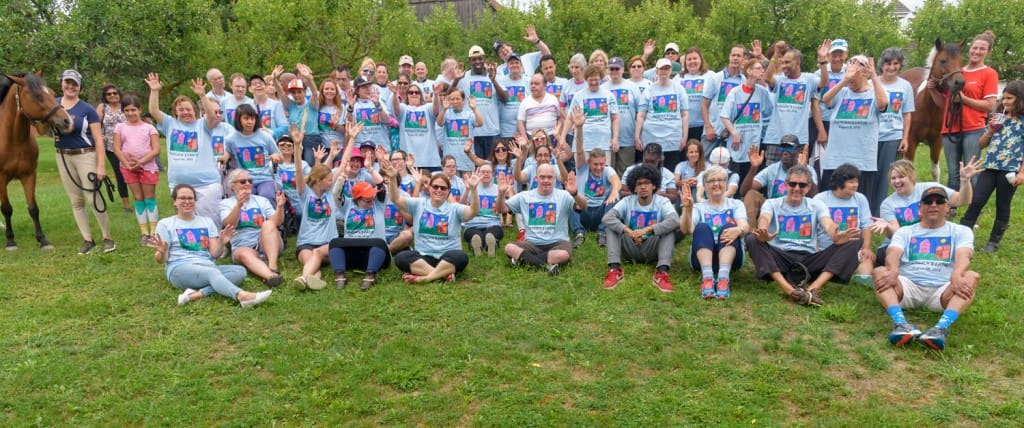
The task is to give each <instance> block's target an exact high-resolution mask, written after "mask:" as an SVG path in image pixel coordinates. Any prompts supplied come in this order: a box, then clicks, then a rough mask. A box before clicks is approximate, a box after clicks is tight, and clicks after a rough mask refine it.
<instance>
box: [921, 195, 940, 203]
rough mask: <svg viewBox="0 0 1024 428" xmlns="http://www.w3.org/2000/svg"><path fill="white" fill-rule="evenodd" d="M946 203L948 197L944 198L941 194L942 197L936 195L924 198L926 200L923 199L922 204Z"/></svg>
mask: <svg viewBox="0 0 1024 428" xmlns="http://www.w3.org/2000/svg"><path fill="white" fill-rule="evenodd" d="M945 204H946V198H943V197H941V196H940V197H935V198H927V199H924V200H922V201H921V205H945Z"/></svg>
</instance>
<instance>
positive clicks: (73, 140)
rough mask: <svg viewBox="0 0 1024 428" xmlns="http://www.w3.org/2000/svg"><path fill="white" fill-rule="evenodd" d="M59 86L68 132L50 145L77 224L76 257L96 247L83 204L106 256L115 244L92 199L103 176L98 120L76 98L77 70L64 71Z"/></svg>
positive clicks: (103, 153)
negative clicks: (97, 227) (88, 207)
mask: <svg viewBox="0 0 1024 428" xmlns="http://www.w3.org/2000/svg"><path fill="white" fill-rule="evenodd" d="M60 87H61V90H62V92H63V95H62V96H61V97H60V98H58V99H57V101H58V102H60V105H61V106H62V107H64V110H65V111H67V112H68V115H69V116H71V130H70V131H69V132H67V133H64V134H60V135H58V136H57V137H56V138H55V139H54V142H53V143H54V146H56V147H57V170H58V171H60V180H61V182H62V183H63V184H64V191H65V192H67V194H68V198H69V199H71V213H72V214H73V215H74V217H75V224H77V225H78V232H79V233H81V234H82V248H81V249H80V250H79V251H78V254H89V252H90V251H92V249H93V248H95V247H96V241H94V240H93V238H92V231H90V230H89V213H88V212H86V210H85V204H92V213H93V215H94V216H95V217H96V222H97V223H99V225H100V231H101V232H102V233H103V252H104V253H109V252H111V251H114V250H115V249H117V244H115V243H114V239H113V238H111V236H110V221H109V220H108V218H107V213H106V211H100V210H99V209H97V208H98V207H97V206H96V204H97V203H98V202H99V201H98V200H96V197H101V196H102V195H97V194H96V192H99V191H100V184H101V182H102V181H103V179H104V178H106V177H107V169H106V150H105V149H104V148H103V147H104V145H103V129H102V127H101V125H100V117H99V115H98V114H96V109H94V108H92V106H91V105H89V103H86V102H84V101H82V100H81V99H79V98H78V96H79V94H80V93H81V92H82V75H81V74H79V73H78V72H77V71H75V70H70V69H69V70H64V73H63V74H62V75H61V82H60ZM97 148H99V149H97ZM90 176H92V177H90ZM94 179H95V182H94V181H93V180H94Z"/></svg>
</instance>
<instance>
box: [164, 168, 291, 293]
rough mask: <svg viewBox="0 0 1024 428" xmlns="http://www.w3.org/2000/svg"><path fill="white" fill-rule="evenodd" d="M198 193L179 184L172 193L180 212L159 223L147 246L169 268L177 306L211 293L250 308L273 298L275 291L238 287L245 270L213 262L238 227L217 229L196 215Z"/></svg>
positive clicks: (175, 205)
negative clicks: (176, 296)
mask: <svg viewBox="0 0 1024 428" xmlns="http://www.w3.org/2000/svg"><path fill="white" fill-rule="evenodd" d="M196 196H197V195H196V191H195V189H193V188H192V186H190V185H188V184H178V185H177V186H174V189H173V190H172V191H171V199H173V200H174V208H175V209H177V211H178V213H177V214H176V215H173V216H171V217H167V218H165V219H163V220H160V222H159V223H157V225H156V233H154V234H153V235H151V236H150V237H149V240H148V241H147V242H146V245H147V246H148V247H150V248H153V249H155V250H156V253H155V254H153V258H155V259H156V261H157V263H161V264H166V265H167V280H168V281H170V282H171V285H173V286H174V288H177V289H179V290H182V293H181V294H180V295H178V305H185V304H187V303H189V302H191V301H194V300H199V299H201V298H203V297H206V296H209V295H211V294H220V295H221V296H224V297H227V298H230V299H234V300H235V301H237V302H238V303H239V304H240V305H242V307H243V308H251V307H253V306H256V305H258V304H260V303H263V302H265V301H266V300H267V299H268V298H270V293H271V292H272V290H265V291H261V292H259V293H251V292H248V291H245V290H242V289H241V288H238V286H239V285H241V284H242V281H244V280H245V268H244V267H242V266H237V265H218V264H215V263H214V262H213V261H214V259H216V258H217V257H220V256H221V254H223V253H224V246H225V245H226V244H227V243H228V242H230V241H231V238H232V237H234V236H235V226H233V225H230V224H229V225H226V226H224V230H221V231H217V226H216V225H214V223H213V220H212V219H210V218H208V217H203V216H200V215H196Z"/></svg>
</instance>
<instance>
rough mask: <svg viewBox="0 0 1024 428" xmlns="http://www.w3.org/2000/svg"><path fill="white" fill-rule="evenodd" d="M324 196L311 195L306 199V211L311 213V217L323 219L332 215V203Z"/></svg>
mask: <svg viewBox="0 0 1024 428" xmlns="http://www.w3.org/2000/svg"><path fill="white" fill-rule="evenodd" d="M328 197H329V196H324V197H322V198H318V197H316V196H310V197H309V199H308V200H306V212H307V213H309V214H308V215H309V218H310V219H315V220H322V219H325V218H330V217H331V204H329V203H328V201H327V198H328Z"/></svg>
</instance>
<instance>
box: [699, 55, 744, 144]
mask: <svg viewBox="0 0 1024 428" xmlns="http://www.w3.org/2000/svg"><path fill="white" fill-rule="evenodd" d="M727 70H728V69H723V70H722V71H719V72H717V73H715V74H714V75H712V76H711V78H709V79H708V81H707V82H704V99H706V100H708V101H709V102H708V119H710V120H711V127H710V128H712V129H714V130H715V133H716V134H721V133H722V130H724V129H725V126H724V125H722V116H721V115H720V114H721V112H722V104H724V103H725V97H726V96H728V95H729V92H730V91H732V89H733V88H735V87H737V86H739V85H742V84H743V81H744V80H745V79H746V78H745V77H744V76H743V73H739V74H736V75H730V74H728V71H727ZM740 102H743V100H740ZM733 114H735V112H733ZM729 118H730V119H732V116H729ZM704 125H705V126H704V133H705V134H707V131H708V128H709V127H708V126H707V124H704Z"/></svg>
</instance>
